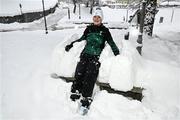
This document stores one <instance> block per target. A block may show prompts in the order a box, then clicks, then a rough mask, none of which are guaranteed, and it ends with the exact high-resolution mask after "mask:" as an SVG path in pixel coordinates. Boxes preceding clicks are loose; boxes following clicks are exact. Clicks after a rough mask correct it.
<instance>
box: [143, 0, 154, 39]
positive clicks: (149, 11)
mask: <svg viewBox="0 0 180 120" xmlns="http://www.w3.org/2000/svg"><path fill="white" fill-rule="evenodd" d="M156 6H157V0H148V1H147V7H146V15H145V20H144V32H145V33H147V34H148V35H149V36H152V33H153V26H154V20H155V15H156Z"/></svg>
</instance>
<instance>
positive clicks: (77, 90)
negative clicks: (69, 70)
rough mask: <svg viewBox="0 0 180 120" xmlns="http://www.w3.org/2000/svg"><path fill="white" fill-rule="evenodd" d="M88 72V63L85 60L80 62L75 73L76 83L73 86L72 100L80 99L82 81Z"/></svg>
mask: <svg viewBox="0 0 180 120" xmlns="http://www.w3.org/2000/svg"><path fill="white" fill-rule="evenodd" d="M85 71H86V61H85V60H84V59H81V61H80V62H78V64H77V66H76V71H75V81H74V82H73V84H72V86H71V96H70V98H71V100H73V101H75V100H76V99H79V98H80V94H81V91H82V90H81V89H82V81H83V76H84V73H85Z"/></svg>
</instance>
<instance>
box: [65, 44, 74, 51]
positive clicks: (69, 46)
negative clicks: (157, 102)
mask: <svg viewBox="0 0 180 120" xmlns="http://www.w3.org/2000/svg"><path fill="white" fill-rule="evenodd" d="M72 47H73V44H70V45H67V46H66V47H65V51H66V52H68V51H69V50H70V49H71V48H72Z"/></svg>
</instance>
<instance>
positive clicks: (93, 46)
mask: <svg viewBox="0 0 180 120" xmlns="http://www.w3.org/2000/svg"><path fill="white" fill-rule="evenodd" d="M82 40H86V46H85V47H84V50H83V51H82V54H83V53H86V54H89V55H95V56H100V54H101V52H102V50H103V49H104V47H105V43H106V41H107V43H108V44H109V45H110V47H111V49H112V51H113V53H114V55H118V54H119V49H118V47H117V46H116V44H115V43H114V41H113V39H112V36H111V34H110V32H109V29H108V28H106V27H105V26H104V25H103V24H101V25H100V26H95V25H93V24H91V25H89V26H87V28H86V29H85V31H84V34H83V35H82V36H81V38H80V39H78V40H76V41H73V42H72V43H74V42H80V41H82Z"/></svg>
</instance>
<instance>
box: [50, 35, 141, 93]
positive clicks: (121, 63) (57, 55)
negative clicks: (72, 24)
mask: <svg viewBox="0 0 180 120" xmlns="http://www.w3.org/2000/svg"><path fill="white" fill-rule="evenodd" d="M78 38H79V37H78V35H77V34H74V35H72V36H71V37H68V38H65V40H64V42H61V43H60V44H59V45H57V47H56V48H55V50H54V52H53V72H55V73H57V74H58V75H60V76H64V77H73V76H74V72H75V68H76V65H77V62H78V61H79V56H80V53H81V51H82V49H83V48H84V46H85V43H84V42H80V43H75V44H74V47H73V48H72V49H71V50H70V51H69V52H66V51H65V49H64V48H65V46H66V45H68V44H70V43H71V42H72V41H74V40H77V39H78ZM122 46H123V48H122V50H121V54H120V55H118V56H116V57H115V56H112V50H111V49H110V47H109V45H106V47H105V49H104V50H103V52H102V55H101V57H100V61H101V67H100V72H99V78H98V80H99V81H100V82H103V83H109V84H110V85H111V87H112V88H114V89H117V90H122V91H128V90H131V89H132V88H133V86H136V87H141V86H140V85H141V83H140V82H138V80H142V78H141V77H142V76H143V75H142V73H141V72H140V71H141V69H143V68H142V60H141V57H140V55H139V54H138V52H137V50H136V49H135V48H134V46H133V45H132V44H131V43H130V42H129V41H125V40H123V42H122Z"/></svg>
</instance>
